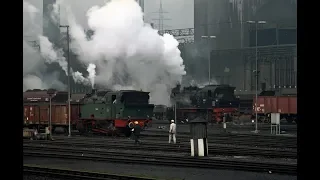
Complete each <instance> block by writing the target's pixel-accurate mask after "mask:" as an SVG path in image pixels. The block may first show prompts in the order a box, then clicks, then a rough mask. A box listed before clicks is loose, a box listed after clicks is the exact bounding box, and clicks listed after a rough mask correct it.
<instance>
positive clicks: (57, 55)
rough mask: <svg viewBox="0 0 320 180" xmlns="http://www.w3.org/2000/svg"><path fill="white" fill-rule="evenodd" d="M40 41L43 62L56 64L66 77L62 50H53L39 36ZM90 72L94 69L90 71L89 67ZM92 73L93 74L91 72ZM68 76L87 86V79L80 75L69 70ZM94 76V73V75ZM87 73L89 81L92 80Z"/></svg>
mask: <svg viewBox="0 0 320 180" xmlns="http://www.w3.org/2000/svg"><path fill="white" fill-rule="evenodd" d="M39 40H40V47H41V50H40V51H41V55H42V57H43V58H44V59H45V61H46V62H47V63H49V64H51V63H58V64H59V66H60V67H61V68H62V70H63V71H64V72H65V74H66V75H68V63H67V61H66V58H65V57H64V56H63V50H62V49H54V47H53V45H52V44H51V42H50V41H49V39H48V38H47V37H44V36H39ZM91 66H92V65H91ZM90 68H91V69H90V70H91V71H94V68H93V70H92V67H90ZM91 73H93V72H91ZM70 74H71V75H72V77H73V80H74V81H75V82H76V83H80V84H85V85H89V84H90V81H89V80H88V78H85V77H83V75H82V73H80V72H78V71H76V72H74V71H73V70H72V69H71V68H70ZM94 74H95V73H94ZM90 75H91V74H90V73H89V78H90V80H91V79H92V77H91V76H92V75H91V76H90ZM93 78H94V77H93Z"/></svg>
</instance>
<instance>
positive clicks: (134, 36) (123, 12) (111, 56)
mask: <svg viewBox="0 0 320 180" xmlns="http://www.w3.org/2000/svg"><path fill="white" fill-rule="evenodd" d="M87 17H88V25H89V27H90V29H92V30H93V31H94V35H93V36H92V37H91V39H90V40H88V39H87V37H86V35H85V33H84V30H83V28H82V27H81V26H79V25H78V24H77V23H76V22H75V19H74V18H73V17H72V15H71V14H70V13H69V16H68V21H69V23H68V24H69V25H70V33H71V37H72V38H73V39H74V40H73V41H72V44H71V47H72V50H73V51H74V52H75V53H76V54H78V55H79V56H80V58H81V60H82V61H83V62H84V63H85V64H89V63H94V64H96V65H97V76H96V78H95V83H96V84H97V85H101V86H107V87H109V88H110V87H113V86H115V85H117V87H119V86H120V87H121V86H122V87H132V88H134V89H136V90H144V91H150V92H151V93H150V95H151V98H152V101H151V102H152V103H155V104H165V105H170V100H169V96H170V92H171V89H172V88H174V87H175V86H176V83H177V82H180V81H181V79H182V76H183V75H185V73H186V72H185V70H184V65H183V59H182V58H181V56H180V51H179V49H178V44H179V43H178V41H177V40H176V39H175V38H174V37H173V36H171V35H169V34H164V35H163V36H160V35H159V34H158V33H157V30H154V29H152V27H151V26H150V25H148V24H145V23H144V22H143V13H142V11H141V8H140V6H139V5H138V4H137V3H136V2H135V1H134V0H112V1H111V2H107V3H106V4H105V5H104V6H102V7H98V6H94V7H92V8H91V9H90V10H89V11H88V12H87Z"/></svg>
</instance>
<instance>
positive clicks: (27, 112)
mask: <svg viewBox="0 0 320 180" xmlns="http://www.w3.org/2000/svg"><path fill="white" fill-rule="evenodd" d="M23 96H24V100H23V103H24V105H23V106H24V126H25V127H28V128H31V129H34V128H36V129H44V127H46V126H48V124H49V120H50V118H49V117H50V96H49V95H48V93H47V90H38V89H35V90H28V91H26V92H24V94H23ZM83 97H84V94H77V95H72V96H71V125H72V126H74V127H75V123H76V121H77V119H79V111H80V105H81V100H80V99H81V98H83ZM76 98H78V99H76ZM67 101H68V93H67V92H59V91H55V92H54V93H53V94H52V96H51V114H52V115H51V123H52V130H53V131H55V129H56V128H58V127H60V128H62V129H64V131H65V132H68V126H69V117H68V105H67Z"/></svg>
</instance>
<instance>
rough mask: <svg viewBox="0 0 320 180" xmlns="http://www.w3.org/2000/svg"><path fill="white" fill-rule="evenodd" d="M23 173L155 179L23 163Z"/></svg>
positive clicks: (98, 179) (89, 179)
mask: <svg viewBox="0 0 320 180" xmlns="http://www.w3.org/2000/svg"><path fill="white" fill-rule="evenodd" d="M23 174H24V175H35V176H50V177H54V178H63V179H81V180H107V179H108V180H110V179H122V180H155V179H153V178H144V177H134V176H126V175H116V174H109V173H97V172H87V171H77V170H70V169H58V168H49V167H41V166H30V165H23Z"/></svg>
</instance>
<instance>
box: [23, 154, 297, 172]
mask: <svg viewBox="0 0 320 180" xmlns="http://www.w3.org/2000/svg"><path fill="white" fill-rule="evenodd" d="M23 155H24V156H28V157H44V158H58V159H72V160H91V161H107V162H116V163H137V164H147V165H164V166H178V167H192V168H209V169H232V170H242V171H254V172H270V171H271V172H272V173H279V174H291V175H296V173H297V165H296V164H274V163H270V162H269V163H267V162H250V161H240V160H239V161H235V160H225V159H223V160H222V159H207V158H189V157H175V156H155V155H146V154H127V156H125V154H124V153H119V154H117V153H114V152H109V153H108V152H104V153H103V155H102V153H100V154H99V155H95V154H93V153H92V154H81V155H80V154H79V155H77V154H75V153H73V152H69V153H66V152H59V151H55V152H48V151H38V152H36V151H31V152H30V151H24V152H23ZM129 156H130V157H129Z"/></svg>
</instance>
